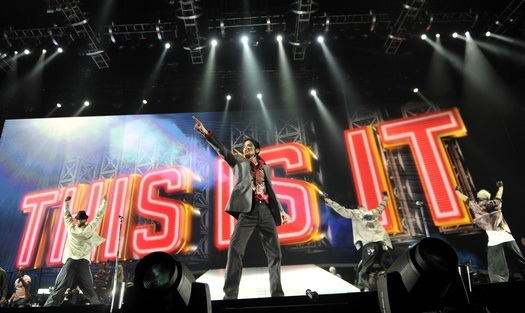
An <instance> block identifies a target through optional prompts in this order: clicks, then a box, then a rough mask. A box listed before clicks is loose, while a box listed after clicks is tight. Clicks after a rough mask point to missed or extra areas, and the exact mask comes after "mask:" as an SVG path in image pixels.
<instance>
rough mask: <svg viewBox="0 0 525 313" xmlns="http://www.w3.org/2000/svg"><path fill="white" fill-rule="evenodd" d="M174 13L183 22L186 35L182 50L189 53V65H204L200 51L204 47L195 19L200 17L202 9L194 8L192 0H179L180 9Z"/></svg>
mask: <svg viewBox="0 0 525 313" xmlns="http://www.w3.org/2000/svg"><path fill="white" fill-rule="evenodd" d="M176 12H177V18H178V19H180V20H182V21H183V22H184V28H185V29H186V35H187V37H186V39H185V42H184V48H185V49H186V50H188V51H190V56H191V63H192V64H202V63H204V61H203V57H202V49H204V48H205V47H206V45H205V44H204V38H203V37H201V36H200V34H199V25H198V23H197V19H198V18H199V17H201V16H202V13H203V10H202V8H201V7H199V6H196V5H195V1H194V0H186V1H185V0H181V1H180V8H178V9H177V11H176Z"/></svg>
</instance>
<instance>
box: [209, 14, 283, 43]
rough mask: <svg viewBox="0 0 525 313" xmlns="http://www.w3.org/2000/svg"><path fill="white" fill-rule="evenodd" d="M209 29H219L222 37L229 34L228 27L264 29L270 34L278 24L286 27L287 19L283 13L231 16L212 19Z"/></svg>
mask: <svg viewBox="0 0 525 313" xmlns="http://www.w3.org/2000/svg"><path fill="white" fill-rule="evenodd" d="M209 24H210V26H208V30H210V31H211V32H214V31H217V30H218V31H219V33H220V35H221V37H223V38H225V37H226V36H227V34H228V29H247V28H248V29H249V30H250V31H257V30H258V29H264V31H265V32H266V33H268V34H271V33H272V32H273V31H274V29H275V28H276V27H278V26H281V27H282V28H284V27H286V21H285V19H284V18H283V16H282V15H263V16H249V17H230V18H220V19H211V20H210V23H209Z"/></svg>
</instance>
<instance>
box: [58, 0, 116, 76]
mask: <svg viewBox="0 0 525 313" xmlns="http://www.w3.org/2000/svg"><path fill="white" fill-rule="evenodd" d="M79 2H80V1H78V0H71V1H68V2H66V3H65V4H64V5H62V6H61V11H62V13H64V16H65V17H66V20H67V21H68V23H69V26H70V27H71V28H72V29H73V30H74V32H75V33H76V35H77V36H78V37H79V38H81V39H85V40H86V41H87V43H88V48H87V50H86V51H85V52H84V54H85V55H87V56H90V57H91V58H92V59H93V61H94V62H95V64H96V65H97V67H98V68H99V69H103V68H108V67H109V56H108V55H107V53H106V52H105V51H104V49H102V48H100V47H99V40H98V38H97V37H96V36H95V33H94V32H93V29H92V28H91V25H89V23H88V20H87V19H86V18H85V17H84V15H85V14H84V12H82V10H81V9H80V8H79V6H78V3H79Z"/></svg>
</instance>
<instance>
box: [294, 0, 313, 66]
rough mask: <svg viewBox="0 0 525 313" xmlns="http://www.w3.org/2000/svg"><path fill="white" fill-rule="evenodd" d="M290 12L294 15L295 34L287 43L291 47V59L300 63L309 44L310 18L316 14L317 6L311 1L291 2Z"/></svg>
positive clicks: (299, 0)
mask: <svg viewBox="0 0 525 313" xmlns="http://www.w3.org/2000/svg"><path fill="white" fill-rule="evenodd" d="M290 7H291V10H292V12H293V13H295V14H296V15H297V16H296V19H295V32H294V34H293V36H292V38H291V39H290V41H289V43H290V44H291V45H293V59H294V60H299V61H302V60H304V57H305V55H306V47H307V46H308V45H309V44H310V38H309V36H310V29H309V25H310V17H311V15H312V14H313V13H315V12H317V10H318V9H319V5H318V4H317V3H316V2H314V1H312V0H298V1H295V2H293V3H292V4H291V5H290Z"/></svg>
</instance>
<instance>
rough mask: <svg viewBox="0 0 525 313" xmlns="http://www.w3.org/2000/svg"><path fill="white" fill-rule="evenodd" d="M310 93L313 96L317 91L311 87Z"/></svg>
mask: <svg viewBox="0 0 525 313" xmlns="http://www.w3.org/2000/svg"><path fill="white" fill-rule="evenodd" d="M310 94H311V95H312V96H314V97H315V96H316V95H317V91H315V89H312V90H310Z"/></svg>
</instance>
